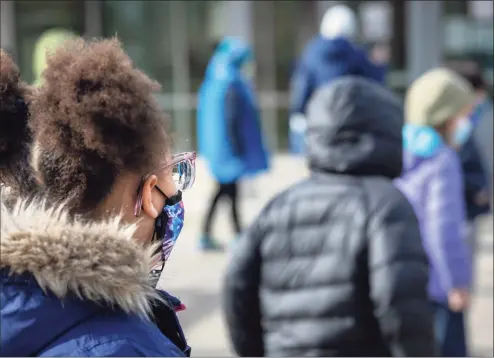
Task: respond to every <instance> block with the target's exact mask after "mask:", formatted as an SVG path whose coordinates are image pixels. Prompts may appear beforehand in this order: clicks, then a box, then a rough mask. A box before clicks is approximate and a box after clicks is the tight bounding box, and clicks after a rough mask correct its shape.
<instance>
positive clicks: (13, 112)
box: [0, 49, 37, 200]
mask: <svg viewBox="0 0 495 358" xmlns="http://www.w3.org/2000/svg"><path fill="white" fill-rule="evenodd" d="M30 95H31V89H30V88H29V87H28V86H27V85H26V84H25V83H23V82H22V81H21V80H20V73H19V69H18V68H17V66H16V64H15V63H14V61H13V60H12V58H11V57H10V56H9V55H8V54H7V53H6V52H5V51H4V50H2V49H0V187H1V188H2V192H3V194H4V195H7V196H19V195H21V196H29V195H31V194H34V193H35V191H36V188H37V185H36V181H35V179H34V176H33V171H32V170H31V168H30V166H29V153H30V144H31V133H30V130H29V128H28V121H29V108H28V98H29V96H30ZM2 200H6V198H5V197H3V198H2Z"/></svg>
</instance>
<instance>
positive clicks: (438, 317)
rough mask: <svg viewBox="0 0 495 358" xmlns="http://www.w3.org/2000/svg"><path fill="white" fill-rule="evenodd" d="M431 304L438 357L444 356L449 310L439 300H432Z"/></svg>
mask: <svg viewBox="0 0 495 358" xmlns="http://www.w3.org/2000/svg"><path fill="white" fill-rule="evenodd" d="M432 306H433V310H434V324H435V340H436V342H437V346H438V348H439V350H440V352H439V354H440V357H445V353H444V351H445V338H446V334H447V325H448V322H449V310H448V308H447V306H446V304H443V303H440V302H432Z"/></svg>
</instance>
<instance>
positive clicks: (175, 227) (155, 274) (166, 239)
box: [150, 191, 184, 287]
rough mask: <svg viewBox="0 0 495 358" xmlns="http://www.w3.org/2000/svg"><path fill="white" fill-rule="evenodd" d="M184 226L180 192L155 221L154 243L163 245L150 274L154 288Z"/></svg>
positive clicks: (169, 201)
mask: <svg viewBox="0 0 495 358" xmlns="http://www.w3.org/2000/svg"><path fill="white" fill-rule="evenodd" d="M183 226H184V203H183V202H182V192H181V191H179V192H178V193H177V194H176V195H174V196H173V197H172V198H167V200H166V202H165V206H164V207H163V210H162V213H161V214H160V215H159V216H158V217H157V218H156V220H155V233H154V235H153V240H154V241H159V242H160V243H161V246H160V249H159V251H158V252H157V254H159V259H158V262H156V264H155V265H153V268H152V270H151V272H150V276H151V281H152V285H153V287H156V285H157V284H158V280H159V279H160V275H161V273H162V271H163V268H164V267H165V263H166V261H167V259H168V258H169V256H170V253H171V252H172V249H173V248H174V245H175V243H176V242H177V239H178V238H179V234H180V232H181V230H182V227H183Z"/></svg>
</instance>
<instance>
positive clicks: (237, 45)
mask: <svg viewBox="0 0 495 358" xmlns="http://www.w3.org/2000/svg"><path fill="white" fill-rule="evenodd" d="M252 57H253V52H252V50H251V48H250V47H249V46H248V44H246V43H244V42H243V41H241V40H239V39H237V38H235V37H226V38H225V39H223V40H222V41H221V42H220V43H219V44H218V46H217V47H216V49H215V53H214V54H213V56H212V57H211V59H210V62H209V63H208V67H207V69H206V76H207V77H209V76H214V77H218V76H219V75H221V73H222V69H225V72H227V71H228V70H230V71H232V70H240V68H241V67H242V65H244V64H245V63H246V62H248V61H249V60H251V59H252Z"/></svg>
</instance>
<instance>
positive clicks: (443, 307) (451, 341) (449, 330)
mask: <svg viewBox="0 0 495 358" xmlns="http://www.w3.org/2000/svg"><path fill="white" fill-rule="evenodd" d="M433 307H434V310H435V335H436V341H437V344H438V346H439V347H440V355H441V356H442V357H467V346H466V334H465V330H464V313H463V312H454V311H451V310H450V309H449V307H448V305H447V304H446V303H440V302H433Z"/></svg>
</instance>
